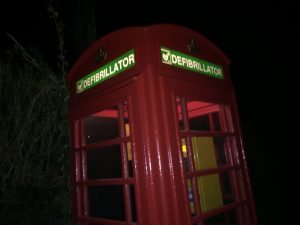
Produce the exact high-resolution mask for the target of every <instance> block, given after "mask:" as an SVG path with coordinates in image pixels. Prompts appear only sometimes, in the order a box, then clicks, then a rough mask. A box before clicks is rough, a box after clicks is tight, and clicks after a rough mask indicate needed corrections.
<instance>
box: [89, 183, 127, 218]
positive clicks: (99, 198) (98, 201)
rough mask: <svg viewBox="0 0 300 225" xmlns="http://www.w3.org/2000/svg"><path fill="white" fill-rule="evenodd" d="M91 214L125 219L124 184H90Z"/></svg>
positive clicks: (99, 216) (92, 215)
mask: <svg viewBox="0 0 300 225" xmlns="http://www.w3.org/2000/svg"><path fill="white" fill-rule="evenodd" d="M88 198H89V199H88V200H89V216H91V217H97V218H105V219H112V220H125V209H124V195H123V186H116V185H107V186H89V187H88Z"/></svg>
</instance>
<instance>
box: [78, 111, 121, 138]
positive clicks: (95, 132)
mask: <svg viewBox="0 0 300 225" xmlns="http://www.w3.org/2000/svg"><path fill="white" fill-rule="evenodd" d="M118 117H119V113H118V108H117V107H111V108H109V109H106V110H103V111H100V112H97V113H94V114H92V115H90V116H87V117H85V118H84V119H83V123H84V126H85V136H86V143H87V144H92V143H95V142H98V141H103V140H108V139H112V138H116V137H119V120H118Z"/></svg>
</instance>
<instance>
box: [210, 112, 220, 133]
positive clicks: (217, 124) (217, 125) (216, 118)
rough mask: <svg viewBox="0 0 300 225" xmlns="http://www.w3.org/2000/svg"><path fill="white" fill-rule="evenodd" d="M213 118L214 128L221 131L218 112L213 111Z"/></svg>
mask: <svg viewBox="0 0 300 225" xmlns="http://www.w3.org/2000/svg"><path fill="white" fill-rule="evenodd" d="M212 120H213V123H214V130H215V131H221V124H220V117H219V113H218V112H213V113H212Z"/></svg>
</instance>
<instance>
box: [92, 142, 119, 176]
mask: <svg viewBox="0 0 300 225" xmlns="http://www.w3.org/2000/svg"><path fill="white" fill-rule="evenodd" d="M121 165H122V163H121V150H120V145H113V146H108V147H103V148H99V149H95V150H88V151H87V178H88V179H105V178H120V177H122V168H121Z"/></svg>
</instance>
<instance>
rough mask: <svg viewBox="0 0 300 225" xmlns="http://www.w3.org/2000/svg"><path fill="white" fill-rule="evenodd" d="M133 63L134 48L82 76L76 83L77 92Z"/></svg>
mask: <svg viewBox="0 0 300 225" xmlns="http://www.w3.org/2000/svg"><path fill="white" fill-rule="evenodd" d="M134 65H135V59H134V50H133V49H131V50H130V51H128V52H126V53H125V54H123V55H121V56H120V57H118V58H116V59H114V60H112V61H110V62H109V63H107V64H106V65H104V66H102V67H100V68H99V69H97V70H95V71H93V72H91V73H90V74H88V75H86V76H84V77H83V78H81V79H80V80H79V81H77V83H76V92H77V94H79V93H81V92H83V91H86V90H87V89H89V88H91V87H94V86H95V85H97V84H100V83H101V82H103V81H105V80H107V79H109V78H111V77H113V76H115V75H117V74H119V73H121V72H123V71H125V70H127V69H129V68H131V67H133V66H134Z"/></svg>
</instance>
